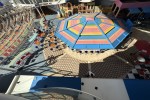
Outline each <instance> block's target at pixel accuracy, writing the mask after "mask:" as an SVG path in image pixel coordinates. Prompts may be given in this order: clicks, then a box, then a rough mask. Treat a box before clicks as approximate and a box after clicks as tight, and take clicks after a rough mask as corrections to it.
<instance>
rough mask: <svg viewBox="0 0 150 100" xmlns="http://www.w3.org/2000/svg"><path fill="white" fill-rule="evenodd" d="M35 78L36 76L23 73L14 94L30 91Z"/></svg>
mask: <svg viewBox="0 0 150 100" xmlns="http://www.w3.org/2000/svg"><path fill="white" fill-rule="evenodd" d="M33 79H34V76H29V75H28V76H25V75H21V76H20V78H19V80H18V83H16V86H15V88H14V90H13V92H12V94H18V93H25V92H29V91H30V87H31V85H32V81H33Z"/></svg>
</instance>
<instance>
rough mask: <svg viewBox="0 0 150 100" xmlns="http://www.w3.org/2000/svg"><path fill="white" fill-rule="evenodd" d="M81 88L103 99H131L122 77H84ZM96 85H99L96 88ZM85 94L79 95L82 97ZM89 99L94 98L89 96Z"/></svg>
mask: <svg viewBox="0 0 150 100" xmlns="http://www.w3.org/2000/svg"><path fill="white" fill-rule="evenodd" d="M81 81H82V82H83V83H84V85H82V86H81V90H82V91H85V92H88V93H91V94H93V95H95V96H97V97H99V98H102V100H129V97H128V94H127V91H126V88H125V85H124V82H123V80H121V79H94V78H93V79H89V78H84V79H83V78H82V80H81ZM95 87H98V89H97V90H95ZM82 96H84V95H79V98H81V97H82ZM87 100H92V99H91V98H89V99H88V98H87Z"/></svg>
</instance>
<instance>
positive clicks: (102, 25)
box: [99, 23, 114, 34]
mask: <svg viewBox="0 0 150 100" xmlns="http://www.w3.org/2000/svg"><path fill="white" fill-rule="evenodd" d="M99 26H100V28H101V29H102V30H103V32H104V33H105V34H107V33H108V32H109V31H111V30H112V29H113V28H114V26H111V25H108V24H104V23H101V24H100V25H99Z"/></svg>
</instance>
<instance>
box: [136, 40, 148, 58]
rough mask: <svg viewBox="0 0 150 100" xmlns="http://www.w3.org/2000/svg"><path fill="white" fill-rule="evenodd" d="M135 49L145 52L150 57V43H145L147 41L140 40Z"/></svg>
mask: <svg viewBox="0 0 150 100" xmlns="http://www.w3.org/2000/svg"><path fill="white" fill-rule="evenodd" d="M135 47H136V48H137V49H138V50H139V51H143V52H145V53H146V54H148V55H150V42H148V41H145V40H138V41H137V42H136V43H135Z"/></svg>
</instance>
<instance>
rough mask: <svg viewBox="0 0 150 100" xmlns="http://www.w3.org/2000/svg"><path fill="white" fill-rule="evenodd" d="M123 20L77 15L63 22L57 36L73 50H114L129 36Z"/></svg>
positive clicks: (100, 15)
mask: <svg viewBox="0 0 150 100" xmlns="http://www.w3.org/2000/svg"><path fill="white" fill-rule="evenodd" d="M125 29H126V27H125V24H124V22H123V21H122V20H121V19H116V18H112V19H110V18H108V17H107V16H105V15H104V14H100V13H98V14H95V13H94V14H76V15H73V16H71V17H69V18H67V19H64V20H62V21H61V22H60V23H59V25H58V27H57V31H56V32H55V35H56V36H57V37H58V38H60V39H61V40H62V41H63V42H65V44H66V45H67V46H69V47H70V48H71V49H90V50H93V49H114V48H116V47H117V46H118V45H119V44H120V43H121V42H122V41H123V40H124V39H125V38H126V37H127V36H128V34H129V33H128V32H126V31H125Z"/></svg>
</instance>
